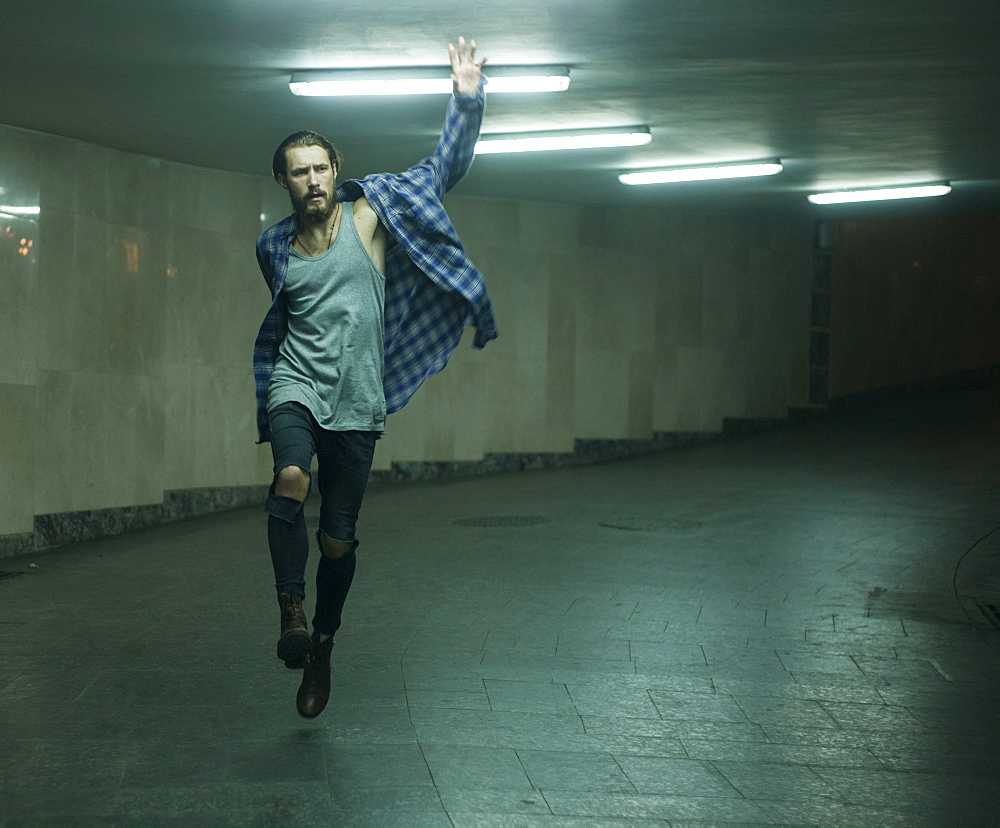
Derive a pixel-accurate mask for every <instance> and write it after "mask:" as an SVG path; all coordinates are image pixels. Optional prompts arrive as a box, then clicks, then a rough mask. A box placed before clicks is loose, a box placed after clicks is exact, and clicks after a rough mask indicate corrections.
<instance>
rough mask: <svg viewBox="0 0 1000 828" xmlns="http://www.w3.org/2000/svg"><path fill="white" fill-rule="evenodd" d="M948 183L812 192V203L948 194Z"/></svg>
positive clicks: (882, 199)
mask: <svg viewBox="0 0 1000 828" xmlns="http://www.w3.org/2000/svg"><path fill="white" fill-rule="evenodd" d="M950 192H951V186H950V185H948V184H922V185H920V186H918V187H884V188H882V189H877V190H844V191H841V192H836V193H813V194H812V195H811V196H809V200H810V201H811V202H812V203H813V204H846V203H848V202H854V201H888V200H890V199H894V198H930V197H932V196H943V195H948V193H950Z"/></svg>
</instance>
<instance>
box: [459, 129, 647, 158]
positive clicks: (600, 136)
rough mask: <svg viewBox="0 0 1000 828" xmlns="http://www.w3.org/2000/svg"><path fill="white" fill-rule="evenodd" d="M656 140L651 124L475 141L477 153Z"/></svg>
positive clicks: (609, 144) (623, 145) (496, 137)
mask: <svg viewBox="0 0 1000 828" xmlns="http://www.w3.org/2000/svg"><path fill="white" fill-rule="evenodd" d="M652 140H653V136H652V135H650V133H649V127H648V126H637V127H614V128H611V129H579V130H571V129H567V130H560V131H553V132H519V133H510V134H504V135H484V136H483V137H482V138H480V139H479V141H477V142H476V154H477V155H487V154H489V153H494V152H538V151H540V150H570V149H594V148H598V147H637V146H640V145H641V144H648V143H649V142H650V141H652Z"/></svg>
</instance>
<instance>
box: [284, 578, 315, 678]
mask: <svg viewBox="0 0 1000 828" xmlns="http://www.w3.org/2000/svg"><path fill="white" fill-rule="evenodd" d="M278 606H279V607H280V608H281V637H280V638H279V639H278V658H280V659H281V660H282V661H284V662H285V666H286V667H290V668H291V669H293V670H299V669H301V668H302V665H303V664H304V663H305V660H306V656H307V655H309V653H310V651H311V650H312V639H311V638H309V629H308V627H307V626H306V624H307V622H306V614H305V613H304V612H303V611H302V598H301V596H299V595H295V594H293V593H291V592H279V593H278Z"/></svg>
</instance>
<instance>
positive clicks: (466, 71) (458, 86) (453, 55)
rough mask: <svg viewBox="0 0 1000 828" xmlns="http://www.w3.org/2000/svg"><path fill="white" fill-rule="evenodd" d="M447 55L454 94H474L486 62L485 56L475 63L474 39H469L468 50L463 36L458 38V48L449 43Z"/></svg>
mask: <svg viewBox="0 0 1000 828" xmlns="http://www.w3.org/2000/svg"><path fill="white" fill-rule="evenodd" d="M448 57H449V59H450V60H451V80H452V83H454V84H455V94H456V95H475V94H476V90H477V89H479V81H480V79H481V78H482V76H483V65H484V64H485V63H486V58H483V59H482V60H481V61H479V63H476V41H474V40H470V41H469V43H468V52H466V43H465V38H464V37H460V38H459V39H458V49H456V48H455V47H454V46H453V45H452V44H451V43H449V44H448Z"/></svg>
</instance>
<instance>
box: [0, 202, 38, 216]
mask: <svg viewBox="0 0 1000 828" xmlns="http://www.w3.org/2000/svg"><path fill="white" fill-rule="evenodd" d="M41 212H42V208H41V207H39V206H38V205H37V204H36V205H33V206H30V207H13V206H10V205H7V204H0V213H3V214H5V215H8V216H37V215H41Z"/></svg>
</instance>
